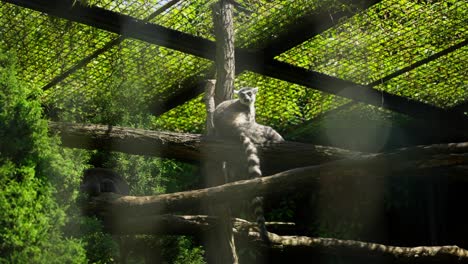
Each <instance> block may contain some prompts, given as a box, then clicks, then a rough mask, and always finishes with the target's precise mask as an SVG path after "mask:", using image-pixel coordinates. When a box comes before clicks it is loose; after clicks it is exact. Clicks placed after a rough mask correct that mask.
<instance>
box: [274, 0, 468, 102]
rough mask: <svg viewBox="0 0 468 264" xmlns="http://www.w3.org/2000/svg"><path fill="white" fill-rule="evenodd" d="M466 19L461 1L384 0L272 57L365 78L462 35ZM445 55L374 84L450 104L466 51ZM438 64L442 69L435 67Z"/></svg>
mask: <svg viewBox="0 0 468 264" xmlns="http://www.w3.org/2000/svg"><path fill="white" fill-rule="evenodd" d="M467 25H468V2H466V1H452V0H450V1H396V0H387V1H382V2H381V3H380V4H377V5H375V6H373V7H371V8H370V9H368V10H366V12H362V13H360V14H359V15H356V16H354V17H352V18H351V19H349V20H347V21H345V22H343V23H341V24H340V25H339V26H337V27H334V28H332V29H330V30H328V31H326V32H324V33H323V34H320V35H319V36H316V37H314V38H312V39H310V40H309V41H306V42H305V43H303V44H301V45H299V46H297V47H295V48H293V49H291V50H289V51H287V52H285V53H284V54H282V55H280V56H278V57H277V58H278V59H279V60H282V61H285V62H288V63H291V64H293V65H297V66H300V67H304V68H307V69H310V70H314V71H318V72H322V73H325V74H328V75H332V76H335V77H338V78H342V79H346V80H350V81H354V82H357V83H359V84H369V83H373V82H374V81H376V80H379V79H381V78H384V77H385V76H388V75H390V74H392V73H393V72H395V71H398V70H400V69H403V68H405V67H407V66H408V65H411V64H413V63H416V62H418V61H420V60H423V59H425V58H427V57H429V56H431V55H433V54H435V53H438V52H441V51H443V50H445V49H447V48H449V47H451V46H453V45H456V44H458V43H460V42H462V41H464V40H466V39H467V38H468V28H467ZM449 57H450V58H451V59H449V60H447V59H446V58H439V59H437V60H435V61H434V62H432V63H430V64H428V65H425V66H424V67H418V68H416V69H413V70H412V71H411V73H408V74H405V77H404V78H403V77H401V78H398V81H392V82H391V84H389V85H379V87H378V88H379V89H382V90H384V91H388V92H391V93H394V94H398V95H404V96H411V97H412V98H414V99H416V100H420V101H423V102H426V103H430V104H433V105H436V106H439V107H450V106H452V105H454V104H456V103H457V101H458V100H460V97H461V98H466V97H467V93H468V89H467V86H466V77H464V76H466V70H464V69H458V70H455V69H454V67H457V66H456V65H463V62H464V61H467V59H468V54H467V53H466V50H465V49H462V50H460V51H457V52H456V55H455V56H449ZM446 63H450V64H446ZM439 68H444V69H447V70H443V71H438V69H439ZM462 68H466V67H462ZM448 69H450V70H448ZM420 70H421V73H418V71H420ZM431 72H434V74H430V73H431ZM424 74H428V75H425V76H426V80H424V78H422V77H421V76H422V75H424ZM431 75H432V76H431ZM436 76H437V77H436ZM412 77H415V78H414V79H413V78H412ZM432 78H437V79H438V81H437V82H438V85H437V86H434V85H433V84H431V81H430V79H432ZM395 82H398V84H396V83H395ZM432 83H433V82H432ZM429 87H431V88H429ZM437 87H438V88H437ZM422 94H424V96H421V95H422Z"/></svg>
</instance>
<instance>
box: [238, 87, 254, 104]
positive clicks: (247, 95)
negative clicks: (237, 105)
mask: <svg viewBox="0 0 468 264" xmlns="http://www.w3.org/2000/svg"><path fill="white" fill-rule="evenodd" d="M257 92H258V88H257V87H242V88H241V89H240V90H238V91H234V93H236V94H237V96H238V97H239V101H240V102H241V103H242V104H244V105H249V106H250V105H251V104H254V103H255V95H256V94H257Z"/></svg>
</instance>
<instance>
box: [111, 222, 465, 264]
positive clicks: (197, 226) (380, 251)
mask: <svg viewBox="0 0 468 264" xmlns="http://www.w3.org/2000/svg"><path fill="white" fill-rule="evenodd" d="M231 221H232V226H233V233H234V235H235V237H236V239H237V240H248V241H249V243H250V244H251V245H254V246H256V247H259V248H261V247H264V246H265V245H264V244H263V241H262V239H260V234H259V233H258V232H257V230H256V227H257V225H256V224H255V223H251V222H248V221H245V220H243V219H239V218H233V219H231ZM267 224H268V223H267ZM217 225H219V220H218V218H216V217H210V216H205V215H160V216H147V217H140V218H134V217H127V218H123V219H121V220H120V222H119V223H118V224H114V225H113V226H112V228H110V229H109V231H111V232H112V233H114V234H119V235H129V234H131V235H133V234H153V235H191V236H195V237H197V238H200V237H202V235H203V233H205V232H208V231H210V230H212V229H214V228H215V227H216V226H217ZM268 235H269V237H270V241H271V243H272V249H271V250H273V251H277V252H279V253H280V254H281V253H283V254H284V253H286V252H288V251H301V253H302V254H304V253H305V254H306V255H310V256H313V255H316V254H318V253H321V254H330V255H334V256H341V257H360V258H362V257H364V258H369V259H373V260H375V261H376V263H380V262H379V261H383V260H385V261H390V262H391V263H428V262H429V263H444V264H445V263H468V251H467V250H465V249H462V248H459V247H457V246H419V247H397V246H389V245H383V244H378V243H368V242H362V241H355V240H341V239H334V238H315V237H305V236H279V235H277V234H274V233H269V234H268ZM385 263H387V262H385Z"/></svg>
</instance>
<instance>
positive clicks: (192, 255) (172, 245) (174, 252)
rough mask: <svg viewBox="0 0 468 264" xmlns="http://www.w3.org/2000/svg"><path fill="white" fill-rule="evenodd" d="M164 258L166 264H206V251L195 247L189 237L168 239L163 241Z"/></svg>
mask: <svg viewBox="0 0 468 264" xmlns="http://www.w3.org/2000/svg"><path fill="white" fill-rule="evenodd" d="M162 246H163V251H162V256H163V258H164V260H165V263H174V264H185V263H191V264H192V263H193V264H204V263H205V261H204V259H203V254H204V250H203V249H202V247H200V246H195V245H194V244H193V242H192V240H191V239H190V238H189V237H185V236H179V237H166V238H165V239H164V240H163V241H162Z"/></svg>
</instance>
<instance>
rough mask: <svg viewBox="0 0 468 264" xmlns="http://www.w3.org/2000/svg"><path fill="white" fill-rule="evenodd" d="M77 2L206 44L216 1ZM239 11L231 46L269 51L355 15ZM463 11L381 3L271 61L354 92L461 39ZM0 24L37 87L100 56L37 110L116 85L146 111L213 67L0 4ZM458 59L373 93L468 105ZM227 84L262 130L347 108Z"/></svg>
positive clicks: (328, 8) (262, 5) (322, 98)
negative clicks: (318, 24)
mask: <svg viewBox="0 0 468 264" xmlns="http://www.w3.org/2000/svg"><path fill="white" fill-rule="evenodd" d="M86 2H88V3H89V4H96V5H97V6H98V7H101V8H105V9H108V10H112V11H114V12H120V13H122V14H126V15H130V16H132V17H135V18H138V19H143V20H145V19H147V20H149V21H150V22H151V23H155V24H159V25H162V26H165V27H168V28H171V29H174V30H178V31H181V32H185V33H189V34H192V35H195V36H199V37H203V38H206V39H210V40H214V36H213V25H212V18H211V12H212V11H211V4H212V3H213V2H215V1H207V0H184V1H182V0H160V1H157V0H144V1H141V0H139V1H137V0H130V1H128V0H117V1H111V0H94V1H91V0H90V1H86ZM238 2H239V3H240V4H241V5H242V6H243V9H245V10H248V11H245V10H242V9H239V8H236V9H235V31H236V46H238V47H244V48H248V49H260V48H263V47H265V46H267V45H269V43H271V41H272V40H274V39H277V38H279V36H280V35H281V32H283V31H287V30H288V29H289V28H290V27H291V26H296V25H299V24H300V23H301V21H302V20H303V19H304V18H305V17H311V16H315V15H317V14H323V13H330V14H334V13H335V12H338V11H343V10H353V11H356V7H355V6H354V5H352V4H349V3H347V4H343V2H342V1H333V0H327V1H319V0H298V1H268V0H238ZM351 2H359V1H351ZM467 5H468V3H466V1H454V0H446V1H429V0H427V1H421V0H412V1H409V0H404V1H396V0H384V1H382V2H381V3H380V4H376V5H374V6H373V7H372V8H370V9H368V10H366V11H365V12H361V13H360V14H359V15H356V16H353V17H351V18H349V19H346V20H345V19H343V20H340V21H336V23H337V26H335V27H333V28H331V29H330V30H328V31H325V32H324V33H322V34H320V35H318V36H316V37H314V38H312V39H310V40H308V41H305V42H304V43H303V44H301V45H299V46H297V47H295V48H293V49H291V50H289V51H287V52H285V53H283V54H281V55H280V56H278V57H277V59H279V60H282V61H285V62H288V63H291V64H293V65H296V66H300V67H304V68H307V69H311V70H315V71H319V72H322V73H325V74H329V75H332V76H336V77H339V78H343V79H346V80H351V81H354V82H357V83H360V84H369V83H373V82H375V81H376V80H380V79H382V78H384V77H386V76H389V75H390V74H392V73H394V72H396V71H398V70H400V69H403V68H405V67H407V66H408V65H412V64H414V63H415V62H418V61H421V60H423V59H425V58H427V57H429V56H431V55H433V54H435V53H437V52H440V51H443V50H444V49H447V48H449V47H451V46H453V45H456V44H458V43H460V42H461V41H463V40H465V39H467V37H468V33H467V28H466V24H468V23H467V22H468V21H467V17H468V14H467V10H468V8H467V7H468V6H467ZM0 23H1V24H2V25H4V26H2V27H0V47H1V48H2V49H7V50H14V51H16V53H17V55H18V60H19V64H20V67H18V68H19V71H20V72H19V75H20V78H21V79H23V80H25V81H26V82H28V83H29V84H31V85H37V86H39V87H44V86H45V85H47V84H48V83H50V82H51V80H53V79H54V78H55V77H57V76H60V74H62V73H64V72H66V71H67V70H69V69H71V68H72V67H73V66H75V65H77V63H79V62H80V61H82V60H83V58H86V57H88V56H90V55H92V54H93V53H95V52H96V51H97V50H99V49H102V48H103V47H106V48H105V49H103V51H102V52H100V53H99V54H97V55H96V56H94V57H90V60H89V61H88V62H86V63H83V65H82V66H80V67H81V68H80V67H77V68H78V70H76V71H75V72H72V73H71V74H70V75H69V76H68V77H66V78H65V79H64V80H62V81H60V82H58V83H57V84H56V85H55V86H54V87H52V89H50V90H48V91H47V92H46V93H45V96H44V103H46V104H52V105H54V104H55V105H56V106H57V107H59V108H66V107H69V106H74V107H83V108H86V107H89V106H87V105H88V104H89V103H90V102H92V101H93V100H96V98H98V97H99V96H100V95H102V93H106V92H107V93H110V92H112V93H117V94H118V93H119V83H123V84H125V85H127V86H131V85H134V86H135V87H138V88H135V91H137V92H135V96H141V97H142V98H144V100H146V102H147V103H148V102H150V101H151V100H153V99H154V98H158V99H160V100H164V99H166V98H169V97H170V96H171V95H173V94H175V93H177V91H178V90H180V89H182V88H183V87H181V86H180V85H181V83H182V82H183V80H185V79H186V78H187V77H190V76H200V75H202V74H203V72H205V71H206V70H207V69H209V68H210V65H211V64H212V63H211V62H210V61H207V60H204V59H200V58H197V57H194V56H191V55H188V54H183V53H181V52H176V51H173V50H170V49H167V48H163V47H158V46H155V45H151V44H148V43H144V42H141V41H137V40H129V39H127V40H124V39H123V38H122V39H121V40H119V41H117V42H115V44H113V45H109V43H111V42H112V41H115V40H116V39H118V38H119V36H118V35H116V34H113V33H109V32H106V31H102V30H99V29H95V28H92V27H89V26H85V25H82V24H78V23H74V22H70V21H67V20H64V19H59V18H53V17H49V16H47V15H45V14H42V13H40V12H36V11H31V10H28V9H25V8H20V7H17V6H14V5H12V4H7V3H4V2H0ZM285 41H287V40H285ZM466 59H467V50H466V48H462V49H459V50H457V51H456V52H452V53H449V54H447V55H445V56H442V57H439V58H438V59H437V60H434V61H432V62H430V63H427V64H425V65H423V66H419V67H417V68H414V69H412V70H411V71H409V72H407V73H405V74H402V75H399V76H397V77H395V78H393V79H391V80H389V81H385V82H382V83H381V84H376V89H380V90H385V91H388V92H391V93H394V94H397V95H401V96H406V97H411V98H414V99H416V100H420V101H423V102H426V103H430V104H434V105H437V106H440V107H451V106H453V105H456V104H459V103H460V102H462V101H463V100H466V99H467V98H468V95H467V93H468V91H467V90H468V89H467V83H466V82H467V81H466V77H465V76H466V67H463V65H464V63H463V62H464V61H466ZM236 84H237V85H243V84H246V85H249V86H259V87H260V89H261V91H263V92H264V95H265V97H264V98H262V96H260V101H259V117H260V118H263V117H262V116H264V119H265V122H268V123H271V124H276V123H277V124H284V123H285V122H284V119H285V118H286V117H288V118H290V120H289V121H288V122H289V123H291V124H297V123H300V122H302V121H304V120H308V119H311V118H313V117H315V116H316V115H317V114H319V113H320V112H323V111H328V110H330V109H333V108H335V107H337V106H339V105H341V104H343V103H345V102H347V100H344V99H342V98H339V97H336V96H329V95H326V94H323V93H321V92H317V91H313V90H311V89H306V88H304V87H300V86H297V85H292V84H290V83H287V82H283V81H279V80H275V79H271V78H266V77H263V76H260V75H256V74H253V73H244V74H242V75H240V76H239V77H238V80H237V83H236ZM318 88H319V87H318ZM288 100H289V101H291V102H290V103H289V102H287V101H288ZM193 105H198V104H192V106H193ZM200 107H202V106H200ZM188 108H189V109H190V107H188ZM286 108H288V109H286ZM289 108H290V109H289ZM178 109H183V106H182V108H178ZM268 109H270V110H268ZM275 109H277V110H275ZM278 109H279V110H278ZM177 111H179V110H177ZM177 111H176V112H177ZM180 111H181V112H184V111H185V110H180ZM170 115H171V114H168V116H170ZM281 115H284V117H281ZM277 117H278V118H277ZM267 119H268V120H267ZM286 119H287V118H286Z"/></svg>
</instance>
